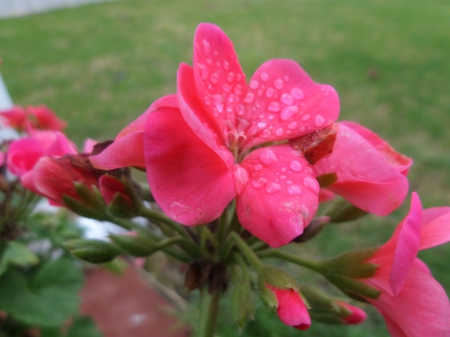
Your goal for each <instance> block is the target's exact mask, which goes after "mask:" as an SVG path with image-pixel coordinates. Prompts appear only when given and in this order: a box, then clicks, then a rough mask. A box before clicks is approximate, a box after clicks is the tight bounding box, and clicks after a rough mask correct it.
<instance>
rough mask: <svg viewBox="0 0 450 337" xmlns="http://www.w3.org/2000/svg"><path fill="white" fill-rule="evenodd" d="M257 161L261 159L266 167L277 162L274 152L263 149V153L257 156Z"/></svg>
mask: <svg viewBox="0 0 450 337" xmlns="http://www.w3.org/2000/svg"><path fill="white" fill-rule="evenodd" d="M259 159H261V161H262V162H263V163H264V164H268V165H270V164H273V163H276V162H277V161H278V158H277V156H276V154H275V152H273V151H272V150H270V149H265V150H264V151H263V152H261V154H260V155H259Z"/></svg>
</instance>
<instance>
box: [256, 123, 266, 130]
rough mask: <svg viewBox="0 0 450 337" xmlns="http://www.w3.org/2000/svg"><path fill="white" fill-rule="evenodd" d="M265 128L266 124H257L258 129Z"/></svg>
mask: <svg viewBox="0 0 450 337" xmlns="http://www.w3.org/2000/svg"><path fill="white" fill-rule="evenodd" d="M265 126H266V123H264V122H259V123H258V127H260V128H261V129H262V128H263V127H265Z"/></svg>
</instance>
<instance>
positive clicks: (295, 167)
mask: <svg viewBox="0 0 450 337" xmlns="http://www.w3.org/2000/svg"><path fill="white" fill-rule="evenodd" d="M289 167H290V168H291V170H292V171H294V172H300V171H301V170H302V168H303V167H302V164H301V163H300V162H299V161H297V160H293V161H291V162H290V163H289Z"/></svg>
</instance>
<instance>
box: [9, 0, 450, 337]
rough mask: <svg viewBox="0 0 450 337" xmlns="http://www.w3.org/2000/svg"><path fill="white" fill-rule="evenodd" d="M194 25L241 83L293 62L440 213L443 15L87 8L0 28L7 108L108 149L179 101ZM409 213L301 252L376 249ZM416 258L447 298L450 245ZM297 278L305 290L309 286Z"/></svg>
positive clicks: (344, 2) (299, 2)
mask: <svg viewBox="0 0 450 337" xmlns="http://www.w3.org/2000/svg"><path fill="white" fill-rule="evenodd" d="M199 22H212V23H215V24H217V25H219V26H220V27H221V28H222V29H223V30H224V31H225V32H226V33H227V34H228V36H229V37H230V38H231V39H232V41H233V42H234V45H235V48H236V51H237V53H238V56H239V59H240V61H241V64H242V66H243V69H244V71H245V72H246V74H247V78H249V77H250V76H251V74H252V73H253V71H254V70H255V69H256V68H257V67H258V66H259V65H260V64H261V63H263V62H264V61H266V60H268V59H271V58H289V59H294V60H296V61H297V62H298V63H300V64H301V65H302V67H303V68H304V69H305V70H306V71H307V72H308V73H309V74H310V75H311V77H312V78H313V79H314V80H315V81H316V82H320V83H327V84H331V85H332V86H334V87H335V88H336V90H337V91H338V93H339V96H340V99H341V117H340V119H341V120H348V119H352V120H355V121H357V122H360V123H362V124H364V125H365V126H367V127H369V128H370V129H372V130H374V131H375V132H377V133H378V134H379V135H381V136H382V137H383V138H385V139H387V140H389V142H390V143H391V144H392V145H393V146H394V147H395V148H396V149H398V150H399V151H401V152H403V153H405V154H407V155H408V156H411V157H413V159H414V162H415V163H414V165H413V167H412V169H411V171H410V174H409V177H410V181H411V191H418V192H419V194H420V196H421V198H422V202H423V204H424V206H425V207H431V206H441V205H450V193H449V190H450V156H449V150H448V149H449V146H450V132H449V131H448V128H449V127H450V111H449V110H450V95H449V88H450V85H449V78H450V57H449V55H450V38H449V32H450V2H448V1H443V0H442V1H437V0H436V1H425V0H397V1H392V0H391V1H387V0H377V1H361V0H341V1H332V0H329V1H326V0H279V1H268V0H266V1H264V0H226V1H220V2H219V1H206V0H196V1H183V0H165V1H162V0H161V1H157V0H155V1H149V0H123V1H118V2H110V3H103V4H96V5H90V6H84V7H79V8H73V9H68V10H60V11H54V12H50V13H45V14H39V15H33V16H28V17H23V18H11V19H3V20H0V58H1V59H2V60H3V63H2V65H1V67H0V71H1V73H2V76H3V78H4V80H5V82H6V84H7V86H8V89H9V91H10V94H11V95H12V98H13V100H14V102H15V103H16V104H20V105H39V104H46V105H48V106H49V107H51V108H52V109H54V110H55V111H56V113H57V114H58V115H59V116H60V117H61V118H63V119H65V120H66V121H68V122H69V126H68V128H67V134H68V136H69V137H71V138H72V139H73V140H75V141H76V142H77V143H78V144H79V145H81V144H82V142H83V140H84V139H85V138H87V137H90V138H94V139H98V140H104V139H108V138H114V137H115V135H116V134H117V133H118V132H119V131H120V130H121V129H122V128H123V127H124V126H125V125H126V124H127V123H129V122H130V121H132V120H133V119H135V118H136V117H138V116H139V115H140V114H141V113H142V112H143V111H145V109H146V108H147V107H148V106H149V105H150V103H151V102H152V101H153V100H155V99H156V98H158V97H160V96H162V95H166V94H169V93H174V92H175V90H176V88H175V80H176V71H177V68H178V66H179V64H180V62H187V63H191V61H192V39H193V35H194V31H195V28H196V26H197V25H198V23H199ZM408 200H409V199H408ZM406 211H407V205H405V206H403V207H402V208H401V209H399V210H397V211H396V212H394V214H393V216H392V217H389V218H376V217H372V216H369V217H367V218H364V219H363V220H358V221H356V222H353V223H348V224H343V225H340V226H335V227H330V228H328V229H327V230H325V231H324V232H323V233H322V234H321V236H320V237H319V239H318V240H317V241H314V242H311V243H308V244H305V245H304V248H303V247H301V251H304V254H307V255H313V256H316V255H320V256H331V255H333V254H335V253H337V252H343V251H346V250H349V249H353V248H359V247H364V246H366V245H367V244H381V243H383V242H384V241H385V240H386V238H388V237H389V235H390V234H391V233H392V230H393V228H394V226H395V225H396V224H397V222H398V221H399V220H400V219H401V218H402V217H403V216H404V214H405V212H406ZM421 257H422V258H423V259H424V260H425V261H426V262H427V263H428V264H429V265H430V267H431V269H432V271H433V273H434V275H435V277H436V278H437V279H438V280H439V281H440V282H441V283H442V284H443V286H444V287H445V288H446V289H447V291H449V290H450V275H449V273H448V260H447V259H448V258H449V257H450V245H447V246H442V247H438V248H436V249H434V250H433V251H427V252H424V253H421ZM299 273H300V271H299ZM299 277H300V278H301V279H302V280H308V279H309V278H310V277H311V279H313V278H312V276H310V275H309V274H307V273H306V274H305V273H301V274H299ZM318 282H323V280H321V279H319V280H318ZM430 305H432V303H430ZM365 308H367V307H365ZM369 310H370V309H369ZM371 313H373V312H371ZM261 315H263V318H262V319H260V320H259V321H256V322H254V323H252V324H251V326H250V327H248V328H247V329H246V330H245V331H244V332H243V333H242V335H244V336H253V333H254V335H255V336H262V334H261V333H262V332H260V330H258V329H263V330H262V331H267V333H266V334H264V336H290V335H292V336H297V335H298V336H300V335H304V336H386V335H387V332H386V329H385V328H384V325H383V324H382V319H381V318H380V316H378V315H373V318H371V319H370V320H369V321H368V322H367V323H366V324H364V325H362V326H361V327H351V328H346V329H341V328H339V329H334V328H333V329H331V330H330V329H328V328H324V326H322V325H316V327H313V328H312V329H311V330H310V331H309V332H298V331H294V330H293V329H290V330H286V331H285V330H280V329H283V328H282V327H280V326H279V325H276V323H273V321H272V320H270V319H269V318H267V317H266V316H267V315H266V314H265V313H264V312H263V311H262V313H261ZM223 319H224V320H225V323H226V322H227V320H226V316H225V317H223ZM272 324H274V326H272ZM229 326H230V324H228V325H227V324H224V326H223V332H222V333H221V334H220V336H228V335H229V336H233V335H235V331H236V329H235V327H234V326H233V325H232V324H231V326H232V327H229ZM272 328H273V329H272ZM226 329H230V332H229V334H228V335H227V333H228V332H227V331H228V330H226ZM232 331H234V332H232ZM281 331H283V332H281Z"/></svg>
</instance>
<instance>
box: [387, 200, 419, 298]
mask: <svg viewBox="0 0 450 337" xmlns="http://www.w3.org/2000/svg"><path fill="white" fill-rule="evenodd" d="M421 220H422V204H421V202H420V199H419V196H418V195H417V193H413V194H412V196H411V207H410V209H409V213H408V215H407V216H406V217H405V218H404V219H403V221H402V222H401V223H400V224H399V226H398V227H397V228H398V229H400V230H399V231H398V232H397V231H396V233H398V235H396V233H394V235H393V239H396V241H397V242H396V247H395V253H394V258H393V261H392V268H391V275H390V278H389V282H390V285H391V289H392V292H393V294H394V296H396V295H398V293H399V292H400V291H401V289H402V287H403V284H404V283H405V281H406V279H407V277H408V274H409V271H410V269H411V266H412V265H413V263H414V260H415V259H416V257H417V253H418V251H419V245H420V227H421Z"/></svg>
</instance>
